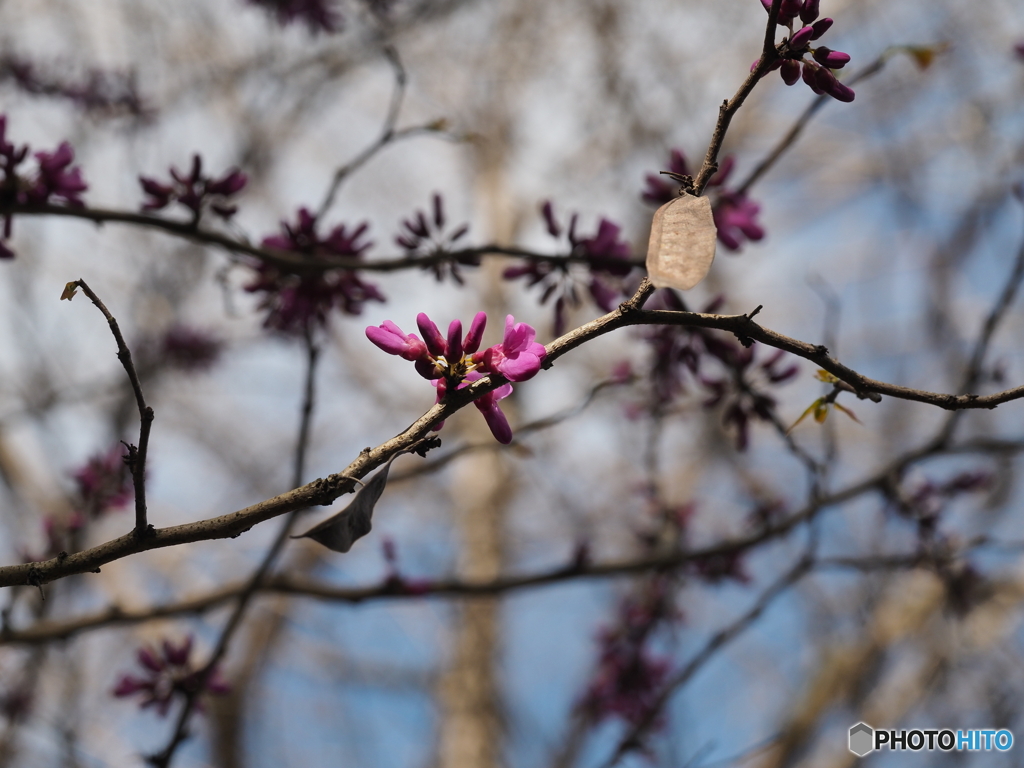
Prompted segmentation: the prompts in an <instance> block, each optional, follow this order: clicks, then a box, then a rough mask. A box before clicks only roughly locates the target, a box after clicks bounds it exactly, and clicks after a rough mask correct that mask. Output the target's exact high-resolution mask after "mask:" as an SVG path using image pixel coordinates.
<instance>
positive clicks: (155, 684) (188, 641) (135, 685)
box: [111, 635, 231, 717]
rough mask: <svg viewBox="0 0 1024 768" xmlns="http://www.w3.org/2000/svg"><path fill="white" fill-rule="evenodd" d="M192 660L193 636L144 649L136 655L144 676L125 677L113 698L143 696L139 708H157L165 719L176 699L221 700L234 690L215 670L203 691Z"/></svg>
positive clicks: (207, 678) (113, 693)
mask: <svg viewBox="0 0 1024 768" xmlns="http://www.w3.org/2000/svg"><path fill="white" fill-rule="evenodd" d="M191 656H192V636H191V635H189V636H188V637H186V638H185V639H184V640H183V641H182V642H181V643H180V644H177V645H176V644H174V643H172V642H171V641H170V640H164V641H163V642H162V643H161V645H160V649H159V650H157V649H155V648H151V647H148V646H143V647H141V648H139V650H138V651H137V652H136V659H137V660H138V662H139V665H140V666H141V667H142V668H143V669H144V673H143V675H142V676H141V677H137V676H135V675H122V676H121V679H120V680H119V681H118V683H117V685H116V686H115V687H114V689H113V690H112V691H111V694H112V695H114V696H116V697H118V698H124V697H126V696H134V695H135V694H137V693H138V694H142V696H141V698H140V701H139V707H140V708H142V709H145V708H146V707H150V706H153V705H155V706H156V710H157V712H158V713H159V715H160V716H161V717H164V716H165V715H166V714H167V712H168V711H169V710H170V708H171V703H172V702H173V701H174V699H175V698H176V697H180V698H185V697H187V696H193V695H195V694H196V693H209V694H212V695H215V696H222V695H224V694H225V693H227V692H228V691H230V690H231V688H230V686H229V685H228V684H227V682H225V680H224V679H223V678H222V677H221V675H220V672H219V671H218V670H217V669H216V668H215V669H214V670H213V671H212V672H211V673H210V674H209V675H207V677H206V681H205V683H203V685H202V688H200V678H201V675H200V672H201V669H198V668H194V667H193V666H192V664H191V662H190V659H191Z"/></svg>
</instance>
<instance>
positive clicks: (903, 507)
mask: <svg viewBox="0 0 1024 768" xmlns="http://www.w3.org/2000/svg"><path fill="white" fill-rule="evenodd" d="M994 481H995V478H994V477H993V476H992V474H991V473H989V472H984V471H967V472H960V473H958V474H956V475H954V476H953V477H951V478H950V479H948V480H945V481H942V482H938V481H935V480H930V479H923V478H922V479H919V480H917V482H914V483H912V484H911V483H908V485H909V486H910V487H909V488H907V489H900V490H899V492H894V493H893V494H892V495H893V499H892V501H893V503H894V506H895V508H896V511H897V512H898V513H899V514H900V515H901V516H902V517H905V518H907V519H909V520H912V521H914V523H915V524H916V525H917V529H918V536H919V538H920V540H921V542H922V543H926V542H930V541H932V540H934V538H935V536H936V532H937V531H938V527H939V518H940V517H941V516H942V512H943V509H944V508H945V506H946V504H947V503H948V502H949V501H950V500H951V499H954V498H956V497H957V496H960V495H963V494H966V493H978V492H980V491H985V490H989V489H991V488H992V486H993V484H994Z"/></svg>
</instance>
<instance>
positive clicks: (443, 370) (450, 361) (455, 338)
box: [366, 312, 547, 445]
mask: <svg viewBox="0 0 1024 768" xmlns="http://www.w3.org/2000/svg"><path fill="white" fill-rule="evenodd" d="M486 325H487V315H486V314H485V313H484V312H478V313H477V314H476V317H474V318H473V322H472V323H471V324H470V326H469V331H468V332H467V333H466V336H465V338H463V336H462V322H461V321H459V320H452V322H451V325H449V326H448V335H447V337H446V336H443V335H442V334H441V331H440V330H439V329H438V327H437V326H436V325H435V324H434V322H433V321H432V320H431V319H430V318H429V317H427V315H426V314H424V313H423V312H421V313H420V314H419V315H417V317H416V326H417V327H418V328H419V331H420V333H421V334H423V339H422V340H420V338H419V337H418V336H416V334H413V333H410V334H406V333H404V332H403V331H402V329H401V328H399V327H398V326H397V325H395V324H394V323H393V322H391V321H390V320H385V321H384V322H383V323H382V324H381V325H379V326H372V325H371V326H369V327H368V328H367V329H366V337H367V338H368V339H369V340H370V341H372V342H373V343H374V344H376V345H377V346H378V347H380V348H381V349H382V350H384V351H385V352H387V353H388V354H391V355H397V356H398V357H401V358H403V359H405V360H409V361H411V362H413V363H415V365H416V372H417V373H419V374H420V376H422V377H423V378H425V379H428V380H429V381H431V383H433V385H434V386H435V387H436V388H437V402H439V403H440V402H442V401H443V400H444V397H445V394H446V393H447V392H448V391H449V390H450V389H462V388H463V387H467V386H469V385H470V384H471V383H472V382H474V381H478V380H479V379H482V378H483V377H484V376H487V375H491V374H495V375H499V376H503V377H505V378H506V379H507V380H508V381H509V382H518V381H526V380H527V379H532V378H533V377H534V376H536V375H537V372H538V371H539V370H540V368H541V364H542V363H543V362H544V358H545V357H546V356H547V351H546V350H545V349H544V345H543V344H539V343H537V341H536V340H535V339H536V338H537V332H536V331H535V330H534V329H533V328H532V327H530V326H529V325H527V324H526V323H517V322H516V321H515V318H513V317H512V315H508V316H507V317H506V318H505V334H504V337H503V338H502V341H501V343H500V344H495V345H494V346H492V347H488V348H487V349H485V350H482V351H480V344H481V342H482V341H483V334H484V328H485V326H486ZM511 394H512V384H511V383H506V384H504V385H502V386H500V387H498V388H497V389H495V390H492V391H490V392H487V393H486V394H483V395H481V396H480V397H478V398H477V399H476V400H474V401H473V405H475V406H476V408H477V410H478V411H480V413H481V414H482V415H483V417H484V421H486V422H487V426H488V428H490V430H491V434H492V435H494V439H495V440H497V441H498V442H499V443H504V444H506V445H507V444H508V443H511V442H512V428H511V427H510V426H509V424H508V419H507V418H505V414H504V413H502V411H501V408H500V407H499V406H498V401H499V400H503V399H504V398H506V397H508V396H509V395H511ZM442 426H444V422H442V423H441V424H438V425H437V426H436V427H435V429H440V428H441V427H442Z"/></svg>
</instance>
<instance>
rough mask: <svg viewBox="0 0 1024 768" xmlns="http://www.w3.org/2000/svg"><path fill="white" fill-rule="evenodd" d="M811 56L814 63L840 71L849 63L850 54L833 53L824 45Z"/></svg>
mask: <svg viewBox="0 0 1024 768" xmlns="http://www.w3.org/2000/svg"><path fill="white" fill-rule="evenodd" d="M813 55H814V60H815V61H817V62H818V63H819V64H821V65H823V66H826V67H828V68H829V69H842V68H843V67H845V66H846V65H847V64H849V63H850V54H848V53H843V52H842V51H833V50H832V49H831V48H826V47H825V46H824V45H822V46H820V47H818V48H816V49H815V51H814V54H813Z"/></svg>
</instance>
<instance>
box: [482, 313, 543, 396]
mask: <svg viewBox="0 0 1024 768" xmlns="http://www.w3.org/2000/svg"><path fill="white" fill-rule="evenodd" d="M536 338H537V332H536V331H535V330H534V329H533V328H531V327H530V326H529V325H527V324H526V323H517V322H515V318H514V317H512V315H509V316H508V317H506V318H505V338H504V339H503V340H502V342H501V344H497V345H495V346H493V347H491V348H490V349H487V350H486V351H485V352H484V353H483V358H482V360H483V366H484V368H486V369H487V370H489V371H497V372H498V373H500V374H501V375H502V376H504V377H505V378H506V379H508V380H509V381H526V380H527V379H532V378H533V377H534V376H536V375H537V371H539V370H540V367H541V364H542V363H543V362H544V358H545V356H546V355H547V351H546V350H545V349H544V345H543V344H538V343H537V342H536V341H534V339H536Z"/></svg>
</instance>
